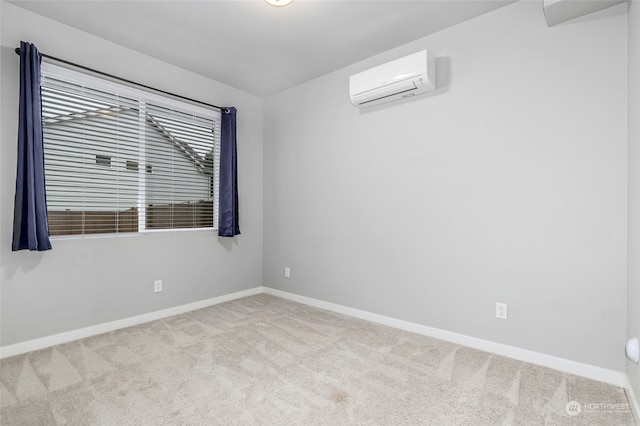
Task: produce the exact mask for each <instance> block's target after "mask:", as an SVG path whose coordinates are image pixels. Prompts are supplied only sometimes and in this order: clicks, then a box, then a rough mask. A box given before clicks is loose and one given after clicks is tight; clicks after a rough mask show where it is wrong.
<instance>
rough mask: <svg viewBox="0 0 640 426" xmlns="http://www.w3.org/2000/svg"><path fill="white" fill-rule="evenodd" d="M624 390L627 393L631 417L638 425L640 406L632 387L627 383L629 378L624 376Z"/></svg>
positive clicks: (639, 421)
mask: <svg viewBox="0 0 640 426" xmlns="http://www.w3.org/2000/svg"><path fill="white" fill-rule="evenodd" d="M624 389H625V391H626V392H627V398H629V403H630V404H631V409H632V410H633V415H634V416H635V418H636V424H640V404H639V403H638V397H637V396H636V393H635V392H634V391H633V386H631V382H630V381H629V376H627V375H626V374H625V375H624Z"/></svg>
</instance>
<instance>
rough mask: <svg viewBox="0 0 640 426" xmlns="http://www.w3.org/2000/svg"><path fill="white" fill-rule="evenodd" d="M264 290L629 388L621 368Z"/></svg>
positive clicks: (301, 301) (269, 289)
mask: <svg viewBox="0 0 640 426" xmlns="http://www.w3.org/2000/svg"><path fill="white" fill-rule="evenodd" d="M264 292H265V293H267V294H270V295H272V296H277V297H281V298H283V299H288V300H291V301H294V302H299V303H303V304H305V305H310V306H314V307H317V308H320V309H326V310H328V311H332V312H337V313H339V314H344V315H348V316H351V317H355V318H360V319H363V320H366V321H371V322H375V323H378V324H383V325H387V326H389V327H394V328H399V329H401V330H406V331H411V332H413V333H418V334H422V335H425V336H429V337H434V338H436V339H440V340H446V341H448V342H452V343H456V344H459V345H463V346H468V347H472V348H475V349H479V350H482V351H485V352H490V353H494V354H497V355H502V356H506V357H509V358H513V359H517V360H520V361H525V362H529V363H531V364H536V365H541V366H544V367H549V368H552V369H554V370H559V371H563V372H566V373H570V374H575V375H577V376H582V377H587V378H589V379H593V380H598V381H601V382H605V383H609V384H612V385H614V386H618V387H625V384H626V383H625V374H624V373H623V372H620V371H615V370H608V369H606V368H601V367H596V366H593V365H589V364H584V363H581V362H576V361H571V360H568V359H564V358H559V357H556V356H553V355H547V354H543V353H540V352H534V351H530V350H527V349H522V348H517V347H515V346H509V345H505V344H502V343H496V342H491V341H489V340H484V339H479V338H477V337H471V336H466V335H464V334H458V333H453V332H451V331H446V330H441V329H438V328H433V327H427V326H426V325H421V324H416V323H413V322H409V321H403V320H399V319H395V318H391V317H387V316H384V315H378V314H374V313H371V312H367V311H362V310H359V309H354V308H349V307H347V306H342V305H338V304H335V303H330V302H325V301H322V300H317V299H313V298H310V297H305V296H299V295H297V294H293V293H288V292H285V291H281V290H276V289H273V288H269V287H264Z"/></svg>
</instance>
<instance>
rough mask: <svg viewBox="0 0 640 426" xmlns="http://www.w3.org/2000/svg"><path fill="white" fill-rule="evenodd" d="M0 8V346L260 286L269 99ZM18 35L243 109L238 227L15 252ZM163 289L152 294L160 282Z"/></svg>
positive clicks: (52, 50) (47, 49) (61, 53)
mask: <svg viewBox="0 0 640 426" xmlns="http://www.w3.org/2000/svg"><path fill="white" fill-rule="evenodd" d="M0 7H1V15H2V16H1V43H0V44H1V52H0V54H1V76H0V84H1V86H0V90H1V94H2V96H1V102H0V120H1V130H0V137H1V147H0V173H1V181H0V182H1V184H0V205H1V206H2V209H1V211H0V212H1V214H2V217H1V219H0V241H1V242H2V244H0V268H1V271H0V280H1V289H0V291H1V294H0V296H1V304H0V309H1V315H0V323H1V324H2V325H1V327H2V328H1V336H2V339H1V342H0V344H1V345H3V346H4V345H9V344H13V343H17V342H22V341H26V340H30V339H35V338H39V337H44V336H49V335H52V334H55V333H60V332H64V331H70V330H75V329H78V328H81V327H86V326H91V325H95V324H100V323H104V322H108V321H112V320H117V319H121V318H127V317H131V316H134V315H139V314H143V313H147V312H151V311H156V310H160V309H163V308H168V307H172V306H177V305H181V304H185V303H189V302H194V301H199V300H203V299H207V298H211V297H215V296H219V295H224V294H229V293H233V292H236V291H240V290H245V289H249V288H253V287H256V286H260V285H262V269H263V268H262V234H263V233H262V216H263V215H262V164H263V158H262V119H263V108H262V100H261V99H259V98H257V97H255V96H252V95H249V94H247V93H245V92H242V91H239V90H236V89H233V88H231V87H228V86H225V85H223V84H220V83H217V82H215V81H212V80H208V79H206V78H203V77H201V76H198V75H195V74H193V73H190V72H187V71H185V70H182V69H180V68H177V67H174V66H172V65H169V64H166V63H163V62H161V61H158V60H154V59H152V58H150V57H147V56H145V55H142V54H140V53H136V52H134V51H132V50H129V49H126V48H123V47H122V46H119V45H116V44H113V43H109V42H107V41H105V40H102V39H98V38H96V37H93V36H91V35H89V34H86V33H82V32H79V31H77V30H74V29H72V28H70V27H67V26H64V25H62V24H59V23H56V22H54V21H51V20H49V19H45V18H43V17H41V16H39V15H35V14H32V13H30V12H27V11H24V10H22V9H20V8H17V7H15V6H13V5H11V4H8V3H6V2H4V1H3V2H1V3H0ZM20 40H26V41H30V42H32V43H34V44H35V45H36V46H38V48H39V49H40V51H42V52H44V53H47V54H50V55H53V56H58V57H61V58H68V59H70V60H72V61H75V62H78V63H81V64H84V65H86V66H89V67H92V68H97V69H101V70H104V71H106V72H109V73H113V74H116V75H120V76H122V77H125V78H129V79H131V80H134V81H139V82H142V83H145V84H147V85H150V86H154V87H157V88H160V89H164V90H167V91H171V92H175V93H179V94H181V95H184V96H188V97H193V98H196V99H201V100H203V101H205V102H211V103H214V104H217V105H235V106H236V107H237V108H238V111H239V112H238V141H239V146H238V156H239V158H240V159H241V163H240V168H239V185H240V204H241V205H242V212H241V217H240V224H241V229H242V235H241V236H239V237H237V238H235V239H233V240H230V239H219V238H218V237H217V236H216V235H215V234H213V233H185V234H162V235H153V236H143V237H142V236H136V237H126V238H101V239H84V240H77V239H76V240H58V241H54V242H53V246H54V249H53V250H52V251H50V252H45V253H30V252H24V251H22V252H17V253H13V252H11V251H10V242H11V232H12V205H13V196H14V185H15V183H14V182H15V161H16V134H17V130H16V129H17V120H18V119H17V105H18V70H19V60H18V59H19V58H18V56H17V55H16V54H15V53H14V52H13V49H14V48H15V47H17V46H19V42H20ZM156 279H162V280H163V281H164V291H163V292H162V293H153V280H156Z"/></svg>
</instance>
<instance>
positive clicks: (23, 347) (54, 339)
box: [0, 287, 264, 359]
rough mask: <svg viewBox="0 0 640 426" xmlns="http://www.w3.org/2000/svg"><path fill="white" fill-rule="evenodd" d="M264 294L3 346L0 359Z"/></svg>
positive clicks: (190, 305) (258, 290) (257, 289)
mask: <svg viewBox="0 0 640 426" xmlns="http://www.w3.org/2000/svg"><path fill="white" fill-rule="evenodd" d="M263 292H264V289H263V287H255V288H252V289H249V290H243V291H238V292H236V293H231V294H225V295H222V296H218V297H214V298H211V299H206V300H200V301H198V302H193V303H187V304H186V305H180V306H174V307H172V308H167V309H163V310H160V311H154V312H149V313H147V314H142V315H137V316H135V317H129V318H124V319H120V320H116V321H110V322H106V323H102V324H98V325H93V326H90V327H85V328H80V329H77V330H72V331H67V332H64V333H60V334H54V335H52V336H47V337H42V338H40V339H34V340H28V341H26V342H21V343H16V344H14V345H8V346H3V347H0V359H2V358H7V357H10V356H14V355H20V354H23V353H26V352H31V351H37V350H39V349H44V348H48V347H50V346H55V345H60V344H62V343H67V342H72V341H74V340H78V339H84V338H85V337H91V336H96V335H98V334H102V333H108V332H110V331H114V330H118V329H121V328H126V327H131V326H134V325H138V324H143V323H145V322H149V321H155V320H158V319H162V318H167V317H170V316H173V315H179V314H183V313H185V312H190V311H195V310H197V309H202V308H206V307H208V306H213V305H217V304H219V303H224V302H228V301H230V300H235V299H240V298H242V297H247V296H253V295H254V294H260V293H263Z"/></svg>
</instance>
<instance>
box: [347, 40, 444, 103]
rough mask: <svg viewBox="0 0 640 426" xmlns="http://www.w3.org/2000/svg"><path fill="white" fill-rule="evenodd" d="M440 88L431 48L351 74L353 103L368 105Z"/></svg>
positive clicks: (350, 82) (350, 90) (350, 92)
mask: <svg viewBox="0 0 640 426" xmlns="http://www.w3.org/2000/svg"><path fill="white" fill-rule="evenodd" d="M435 89H436V61H435V59H434V57H433V55H432V54H431V52H429V51H428V50H422V51H420V52H417V53H414V54H412V55H409V56H405V57H404V58H400V59H396V60H394V61H391V62H387V63H385V64H382V65H378V66H377V67H374V68H371V69H368V70H366V71H362V72H360V73H358V74H354V75H352V76H351V77H349V95H350V97H351V103H352V104H353V105H355V106H357V107H358V108H367V107H371V106H374V105H379V104H382V103H386V102H393V101H397V100H400V99H403V98H409V97H412V96H416V95H419V94H421V93H426V92H430V91H432V90H435Z"/></svg>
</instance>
